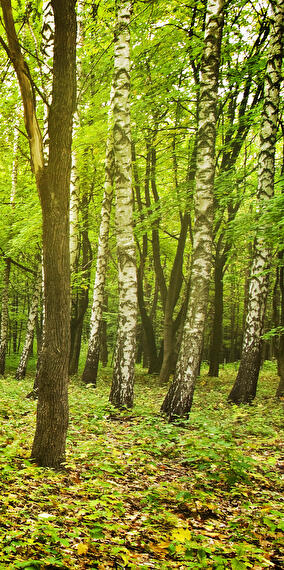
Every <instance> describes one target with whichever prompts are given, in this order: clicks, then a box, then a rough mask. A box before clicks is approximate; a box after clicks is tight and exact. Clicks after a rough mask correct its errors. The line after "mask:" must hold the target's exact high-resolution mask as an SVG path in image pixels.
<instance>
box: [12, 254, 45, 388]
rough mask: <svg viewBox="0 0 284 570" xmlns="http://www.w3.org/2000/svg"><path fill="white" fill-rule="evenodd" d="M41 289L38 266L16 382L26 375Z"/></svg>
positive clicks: (40, 276) (40, 275) (40, 274)
mask: <svg viewBox="0 0 284 570" xmlns="http://www.w3.org/2000/svg"><path fill="white" fill-rule="evenodd" d="M41 289H42V268H41V264H40V267H39V270H38V274H37V278H36V283H35V290H34V294H33V297H32V302H31V307H30V312H29V318H28V325H27V333H26V338H25V342H24V346H23V350H22V354H21V358H20V362H19V365H18V368H17V371H16V375H15V376H16V380H22V379H23V378H24V377H25V375H26V369H27V364H28V359H29V354H30V350H31V346H32V342H33V336H34V330H35V325H36V319H37V311H38V305H39V300H40V293H41Z"/></svg>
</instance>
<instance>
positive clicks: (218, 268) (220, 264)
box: [208, 248, 225, 377]
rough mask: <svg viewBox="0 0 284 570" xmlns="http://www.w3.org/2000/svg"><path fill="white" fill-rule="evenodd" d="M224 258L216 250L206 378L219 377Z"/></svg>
mask: <svg viewBox="0 0 284 570" xmlns="http://www.w3.org/2000/svg"><path fill="white" fill-rule="evenodd" d="M224 264H225V258H224V256H222V255H220V253H219V252H218V248H217V250H216V259H215V267H214V318H213V328H212V341H211V346H210V356H209V360H210V362H209V372H208V376H214V377H218V376H219V364H220V356H221V350H222V341H223V289H224V288H223V276H224Z"/></svg>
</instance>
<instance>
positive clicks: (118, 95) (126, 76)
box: [110, 0, 137, 407]
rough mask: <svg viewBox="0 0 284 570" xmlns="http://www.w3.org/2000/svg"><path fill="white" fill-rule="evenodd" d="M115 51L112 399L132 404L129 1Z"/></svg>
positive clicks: (120, 9)
mask: <svg viewBox="0 0 284 570" xmlns="http://www.w3.org/2000/svg"><path fill="white" fill-rule="evenodd" d="M117 4H118V5H117V26H116V42H115V55H114V85H115V87H114V107H113V109H114V110H113V117H114V133H113V134H114V160H115V185H116V239H117V258H118V291H119V308H118V331H117V341H116V348H115V361H114V370H113V378H112V386H111V392H110V401H111V403H112V404H113V405H114V406H117V407H123V406H127V407H132V405H133V386H134V366H135V348H136V319H137V275H136V252H135V242H134V233H133V221H132V219H133V204H132V176H131V138H130V108H129V96H130V30H129V23H130V15H131V2H130V1H129V0H119V1H118V3H117Z"/></svg>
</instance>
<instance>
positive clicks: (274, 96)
mask: <svg viewBox="0 0 284 570" xmlns="http://www.w3.org/2000/svg"><path fill="white" fill-rule="evenodd" d="M271 7H272V10H273V18H272V28H271V35H270V49H269V57H268V63H267V69H266V77H265V84H264V106H263V111H262V125H261V132H260V150H259V156H258V189H257V197H258V204H259V205H258V210H259V212H260V213H261V212H262V211H263V209H264V207H265V204H266V203H267V201H268V200H270V199H271V198H272V197H273V193H274V157H275V142H276V134H277V120H278V111H279V94H280V83H281V62H282V34H283V15H284V7H283V4H282V3H281V2H273V3H272V2H271ZM263 230H264V228H261V227H260V228H259V230H258V234H257V236H256V238H255V245H254V258H253V263H252V269H251V279H250V284H249V296H248V312H247V318H246V325H245V333H244V339H243V347H242V356H241V361H240V366H239V370H238V374H237V378H236V381H235V383H234V386H233V388H232V390H231V392H230V395H229V401H231V402H233V403H235V404H240V403H249V402H251V401H252V400H253V399H254V398H255V395H256V389H257V382H258V376H259V370H260V364H261V335H262V333H263V324H264V315H265V304H266V297H267V292H268V271H269V266H270V258H271V252H270V248H269V247H268V246H267V244H266V243H265V240H264V238H263Z"/></svg>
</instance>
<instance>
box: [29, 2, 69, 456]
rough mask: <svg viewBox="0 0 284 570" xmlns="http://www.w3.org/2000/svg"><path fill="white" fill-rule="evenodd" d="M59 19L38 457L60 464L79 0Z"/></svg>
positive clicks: (45, 193) (46, 183)
mask: <svg viewBox="0 0 284 570" xmlns="http://www.w3.org/2000/svg"><path fill="white" fill-rule="evenodd" d="M51 3H52V7H53V11H54V19H55V37H54V59H53V88H52V103H51V107H50V112H49V121H48V130H49V141H50V142H49V160H48V164H47V167H46V169H45V172H44V173H43V176H42V177H41V179H40V184H39V190H40V199H41V204H42V213H43V262H44V289H45V332H44V342H43V349H42V355H41V359H40V371H39V396H38V409H37V426H36V433H35V437H34V442H33V449H32V457H33V458H34V459H35V460H36V461H37V463H38V464H40V465H47V466H52V467H59V466H60V465H61V464H62V462H63V461H64V459H65V441H66V433H67V427H68V389H67V388H68V359H69V346H70V252H69V194H70V173H71V140H72V116H73V112H74V107H75V98H76V75H75V61H76V14H75V1H74V0H52V2H51Z"/></svg>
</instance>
